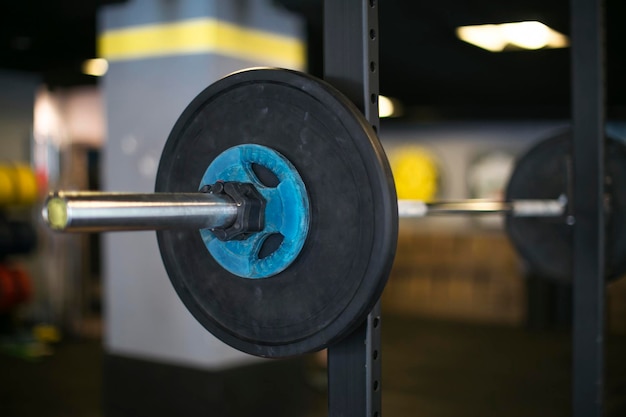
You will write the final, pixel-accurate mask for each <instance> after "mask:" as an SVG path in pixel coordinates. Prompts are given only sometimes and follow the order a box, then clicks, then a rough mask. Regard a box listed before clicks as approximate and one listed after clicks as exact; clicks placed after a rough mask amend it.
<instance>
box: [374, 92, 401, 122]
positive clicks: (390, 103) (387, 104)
mask: <svg viewBox="0 0 626 417" xmlns="http://www.w3.org/2000/svg"><path fill="white" fill-rule="evenodd" d="M401 107H402V106H401V105H400V102H399V101H398V100H395V99H393V98H389V97H386V96H382V95H381V96H378V117H397V116H400V114H401V113H402V110H401Z"/></svg>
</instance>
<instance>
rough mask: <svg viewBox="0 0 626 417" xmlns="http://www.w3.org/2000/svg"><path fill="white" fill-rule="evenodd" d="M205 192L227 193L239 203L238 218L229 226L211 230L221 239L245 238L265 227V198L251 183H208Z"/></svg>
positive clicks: (203, 188) (203, 190) (203, 189)
mask: <svg viewBox="0 0 626 417" xmlns="http://www.w3.org/2000/svg"><path fill="white" fill-rule="evenodd" d="M200 191H202V192H204V193H212V194H223V195H224V194H225V195H227V196H229V197H230V198H232V199H233V201H234V202H235V203H236V204H237V218H236V219H235V222H234V223H233V224H231V225H230V226H227V227H216V228H214V229H211V232H213V234H214V235H215V237H217V238H218V239H219V240H221V241H227V240H244V239H247V238H248V237H250V235H252V234H253V233H255V232H260V231H261V230H263V228H264V227H265V203H266V202H265V199H264V198H263V196H262V195H261V193H259V191H258V190H257V189H256V187H255V186H254V185H252V184H250V183H244V182H221V181H218V182H216V183H215V184H213V185H207V186H204V187H202V189H201V190H200Z"/></svg>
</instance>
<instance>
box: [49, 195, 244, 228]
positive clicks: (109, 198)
mask: <svg viewBox="0 0 626 417" xmlns="http://www.w3.org/2000/svg"><path fill="white" fill-rule="evenodd" d="M237 210H238V206H237V204H236V203H235V202H234V201H232V200H231V199H230V198H229V197H228V196H225V195H219V194H211V193H201V192H198V193H149V194H137V193H102V192H57V193H53V194H50V196H49V197H48V198H47V200H46V202H45V203H44V207H43V210H42V216H43V219H44V221H45V222H46V223H47V224H48V226H49V227H50V228H52V229H54V230H58V231H64V232H106V231H122V230H162V229H179V228H187V229H212V228H217V227H228V226H229V225H231V224H233V223H234V221H235V220H236V218H237Z"/></svg>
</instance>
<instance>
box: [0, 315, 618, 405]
mask: <svg viewBox="0 0 626 417" xmlns="http://www.w3.org/2000/svg"><path fill="white" fill-rule="evenodd" d="M384 320H385V321H384V327H383V331H384V333H383V344H384V347H383V360H384V362H383V364H384V365H383V370H384V371H383V387H384V389H383V412H384V414H385V415H386V416H388V417H405V416H406V417H409V416H410V417H414V416H417V415H419V416H421V417H448V416H449V417H470V416H476V417H478V416H480V417H486V416H507V417H516V416H520V417H521V416H524V417H529V416H552V417H556V416H569V415H571V410H570V406H569V403H570V394H569V392H570V376H571V375H570V370H569V369H570V358H571V349H570V339H569V338H570V336H569V334H568V332H566V331H550V332H548V331H528V330H524V329H520V328H512V327H504V326H488V325H468V324H459V323H450V322H438V321H430V320H421V319H413V318H406V317H393V316H389V315H387V316H385V318H384ZM607 345H608V349H607V382H606V395H607V401H606V404H607V410H606V411H607V416H610V417H612V416H615V417H617V416H624V415H626V355H625V354H624V353H625V352H626V336H619V337H618V336H610V337H609V340H608V343H607ZM102 356H103V352H102V348H101V344H100V341H98V340H92V341H65V342H62V343H61V344H59V345H57V346H56V347H55V348H54V354H53V355H52V356H50V357H47V358H45V359H43V360H41V361H39V362H28V361H25V360H23V359H18V358H16V357H12V356H8V355H6V354H2V355H0V415H1V416H3V417H30V416H38V417H39V416H50V417H53V416H55V417H56V416H59V417H61V416H63V417H73V416H76V417H79V416H80V417H97V416H102V415H103V412H102V398H101V388H102V384H101V380H102ZM313 369H315V368H313ZM318 370H319V369H318ZM311 382H312V383H311V392H310V395H311V398H312V399H313V406H312V407H309V406H307V407H306V408H305V409H303V410H302V414H301V415H302V416H303V417H322V416H326V415H327V412H326V404H325V401H326V400H325V393H324V392H323V388H322V387H321V385H320V384H319V379H318V383H317V384H316V383H315V382H314V379H313V378H311ZM276 401H281V399H280V398H276ZM206 414H207V415H212V414H211V413H210V412H207V413H206ZM229 417H234V416H229Z"/></svg>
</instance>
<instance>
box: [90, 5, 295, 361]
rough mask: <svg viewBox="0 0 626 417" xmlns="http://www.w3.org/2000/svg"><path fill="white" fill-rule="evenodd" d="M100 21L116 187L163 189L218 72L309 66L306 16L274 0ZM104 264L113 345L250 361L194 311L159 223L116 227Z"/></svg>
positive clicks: (104, 15) (112, 187) (109, 185)
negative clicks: (169, 160) (181, 136)
mask: <svg viewBox="0 0 626 417" xmlns="http://www.w3.org/2000/svg"><path fill="white" fill-rule="evenodd" d="M99 25H100V36H99V49H100V53H101V55H102V56H103V57H104V58H107V59H108V60H109V71H108V73H107V75H106V76H105V77H104V81H103V88H104V97H105V102H106V112H107V119H108V135H107V136H108V138H107V142H106V145H105V148H104V164H103V181H104V184H105V189H106V190H109V191H136V192H150V191H152V190H153V189H154V180H155V175H156V169H157V167H158V162H159V157H160V153H161V149H162V148H163V145H164V143H165V140H166V139H167V136H168V134H169V132H170V129H171V128H172V126H173V125H174V123H175V121H176V119H177V118H178V116H179V115H180V113H181V112H182V111H183V109H184V108H185V107H186V105H187V104H188V103H189V102H190V101H191V100H192V99H193V98H194V97H195V96H196V95H197V94H198V93H199V92H200V91H202V89H204V88H205V87H206V86H208V85H209V84H210V83H212V82H214V81H215V80H216V79H218V78H220V77H222V76H224V75H226V74H228V73H230V72H232V71H236V70H240V69H243V68H247V67H252V66H260V65H267V66H281V67H290V68H294V69H301V68H302V66H303V65H304V62H303V59H304V58H303V56H304V47H303V44H302V41H301V39H302V33H303V28H302V24H301V22H300V21H299V20H297V19H296V18H295V16H293V15H291V14H289V13H288V12H286V11H284V10H280V9H277V8H276V6H274V5H273V3H272V2H271V1H270V0H256V1H255V0H250V1H217V0H135V1H128V2H126V3H121V4H116V5H109V6H106V7H103V8H102V11H101V12H100V15H99ZM257 42H258V43H257ZM207 256H208V255H207ZM104 269H105V271H104V279H105V281H104V283H105V288H106V290H105V307H106V310H105V312H106V313H105V314H106V331H105V346H106V347H105V348H106V351H107V353H108V354H114V355H122V356H125V357H137V358H142V359H149V360H154V361H157V362H163V363H170V364H172V363H173V364H183V365H189V366H192V367H197V368H201V369H217V368H223V367H229V366H232V365H236V364H239V363H242V362H245V361H247V360H249V357H247V356H244V354H241V353H239V352H236V351H234V350H233V349H231V348H229V347H227V346H226V345H224V344H222V343H221V342H219V341H218V340H217V339H215V338H213V337H212V336H211V335H210V334H209V333H207V332H206V330H204V328H203V327H202V326H201V325H200V324H198V323H197V322H196V321H195V319H193V318H192V316H191V314H190V313H188V312H187V310H186V309H185V308H184V306H183V304H182V303H181V302H180V301H179V299H178V297H177V296H176V294H175V292H174V290H173V288H172V286H171V285H170V282H169V279H168V278H167V275H166V273H165V270H164V268H163V266H162V263H161V258H160V255H159V251H158V248H157V242H156V238H155V235H154V233H153V232H134V233H113V234H108V235H106V237H105V244H104Z"/></svg>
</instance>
